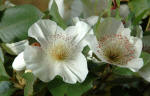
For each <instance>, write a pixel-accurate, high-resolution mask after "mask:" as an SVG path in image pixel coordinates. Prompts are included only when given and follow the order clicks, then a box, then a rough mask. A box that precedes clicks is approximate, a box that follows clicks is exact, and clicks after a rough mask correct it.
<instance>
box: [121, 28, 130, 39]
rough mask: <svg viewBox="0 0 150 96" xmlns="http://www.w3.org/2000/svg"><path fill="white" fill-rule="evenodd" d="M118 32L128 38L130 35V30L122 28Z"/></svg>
mask: <svg viewBox="0 0 150 96" xmlns="http://www.w3.org/2000/svg"><path fill="white" fill-rule="evenodd" d="M118 31H120V32H121V34H122V35H124V36H127V37H129V36H130V34H131V30H130V29H129V28H123V29H120V30H118Z"/></svg>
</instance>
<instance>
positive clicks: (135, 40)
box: [129, 36, 143, 58]
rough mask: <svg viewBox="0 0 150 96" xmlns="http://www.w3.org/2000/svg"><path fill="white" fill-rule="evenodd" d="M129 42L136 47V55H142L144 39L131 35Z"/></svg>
mask: <svg viewBox="0 0 150 96" xmlns="http://www.w3.org/2000/svg"><path fill="white" fill-rule="evenodd" d="M129 42H130V43H131V44H133V46H134V48H135V56H136V57H137V58H138V57H139V56H140V55H141V52H142V48H143V43H142V40H141V39H140V38H137V37H133V36H130V37H129Z"/></svg>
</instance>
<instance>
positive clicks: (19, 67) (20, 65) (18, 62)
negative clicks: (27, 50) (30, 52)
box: [12, 52, 26, 71]
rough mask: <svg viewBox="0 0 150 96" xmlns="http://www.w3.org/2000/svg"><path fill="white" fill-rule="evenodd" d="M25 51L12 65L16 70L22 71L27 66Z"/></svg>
mask: <svg viewBox="0 0 150 96" xmlns="http://www.w3.org/2000/svg"><path fill="white" fill-rule="evenodd" d="M23 54H24V52H21V53H20V54H19V55H18V56H17V57H16V58H15V60H14V62H13V64H12V67H13V69H14V70H16V71H22V70H25V68H26V63H25V61H24V58H23Z"/></svg>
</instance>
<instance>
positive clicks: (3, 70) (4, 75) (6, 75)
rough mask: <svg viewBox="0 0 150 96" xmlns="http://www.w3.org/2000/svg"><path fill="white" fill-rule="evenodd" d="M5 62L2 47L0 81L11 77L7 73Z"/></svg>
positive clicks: (0, 53)
mask: <svg viewBox="0 0 150 96" xmlns="http://www.w3.org/2000/svg"><path fill="white" fill-rule="evenodd" d="M3 64H4V56H3V52H2V49H1V48H0V78H1V80H0V81H2V80H5V79H8V78H9V76H8V74H7V72H6V70H5V67H4V65H3ZM2 77H5V78H2Z"/></svg>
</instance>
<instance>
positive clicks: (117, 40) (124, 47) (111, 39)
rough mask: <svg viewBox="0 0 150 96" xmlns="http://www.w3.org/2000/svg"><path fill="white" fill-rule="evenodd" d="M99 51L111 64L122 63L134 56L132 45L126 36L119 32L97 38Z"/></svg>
mask: <svg viewBox="0 0 150 96" xmlns="http://www.w3.org/2000/svg"><path fill="white" fill-rule="evenodd" d="M98 47H99V48H100V49H101V50H102V52H100V51H97V52H99V53H100V54H101V55H102V56H103V57H104V58H105V59H106V60H107V61H109V62H110V63H113V64H119V65H124V64H127V62H128V61H130V60H132V59H133V58H135V49H134V46H133V45H132V44H131V43H130V42H129V40H128V39H127V37H125V36H122V35H120V34H115V35H107V36H105V37H103V38H102V39H100V40H99V45H98Z"/></svg>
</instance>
